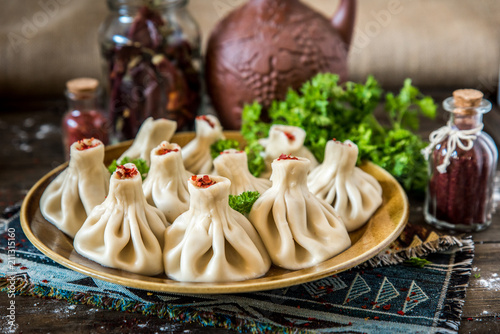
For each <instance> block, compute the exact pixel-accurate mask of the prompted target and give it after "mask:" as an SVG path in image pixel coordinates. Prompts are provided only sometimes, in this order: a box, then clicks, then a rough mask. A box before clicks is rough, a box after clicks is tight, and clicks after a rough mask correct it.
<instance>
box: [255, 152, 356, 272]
mask: <svg viewBox="0 0 500 334" xmlns="http://www.w3.org/2000/svg"><path fill="white" fill-rule="evenodd" d="M272 169H273V173H272V175H271V181H272V182H273V185H272V187H271V188H270V189H269V190H267V191H266V192H265V193H263V194H262V195H261V196H260V197H259V199H257V201H256V202H255V203H254V205H253V207H252V210H251V211H250V215H249V219H250V221H251V222H252V224H253V225H254V226H255V228H256V229H257V231H258V232H259V235H260V236H261V238H262V241H264V244H265V245H266V249H267V251H268V253H269V255H270V256H271V260H272V262H273V263H274V264H275V265H277V266H280V267H282V268H286V269H291V270H297V269H302V268H307V267H310V266H313V265H315V264H318V263H320V262H322V261H325V260H327V259H329V258H331V257H332V256H334V255H337V254H339V253H340V252H342V251H344V250H345V249H346V248H348V247H349V246H350V245H351V240H350V239H349V235H348V233H347V231H346V228H345V226H344V223H343V222H342V219H341V218H340V217H339V216H338V214H337V213H336V212H335V211H334V210H333V208H332V207H331V205H329V204H328V203H326V202H325V201H323V200H321V199H319V198H317V197H315V196H314V195H313V194H312V193H311V192H310V191H309V190H308V189H307V182H306V180H307V177H306V176H307V171H308V170H309V160H307V159H305V158H301V157H292V156H290V155H288V156H285V155H282V156H281V157H280V158H278V159H276V160H275V161H274V162H273V164H272Z"/></svg>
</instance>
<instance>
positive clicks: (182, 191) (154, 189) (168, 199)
mask: <svg viewBox="0 0 500 334" xmlns="http://www.w3.org/2000/svg"><path fill="white" fill-rule="evenodd" d="M191 175H192V174H191V173H189V172H187V171H186V169H185V168H184V165H183V163H182V155H181V148H180V146H179V145H177V144H169V143H168V142H166V141H164V142H162V143H161V144H160V145H159V146H157V147H156V148H155V149H153V150H152V151H151V167H150V169H149V173H148V177H147V178H146V180H145V181H144V183H143V184H142V189H143V191H144V195H145V196H146V200H147V201H148V203H149V204H151V205H154V206H156V207H157V208H158V209H160V211H161V212H163V214H165V217H166V218H167V220H168V221H169V222H173V221H174V220H175V218H177V217H178V216H179V215H180V214H181V213H183V212H185V211H187V210H188V209H189V191H188V186H187V180H188V179H189V178H190V177H191Z"/></svg>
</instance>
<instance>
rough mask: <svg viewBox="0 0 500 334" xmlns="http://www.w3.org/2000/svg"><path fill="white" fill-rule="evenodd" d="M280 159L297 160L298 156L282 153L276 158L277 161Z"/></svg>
mask: <svg viewBox="0 0 500 334" xmlns="http://www.w3.org/2000/svg"><path fill="white" fill-rule="evenodd" d="M280 160H299V158H297V157H293V156H292V155H291V154H288V155H287V154H282V155H280V157H279V158H278V161H280Z"/></svg>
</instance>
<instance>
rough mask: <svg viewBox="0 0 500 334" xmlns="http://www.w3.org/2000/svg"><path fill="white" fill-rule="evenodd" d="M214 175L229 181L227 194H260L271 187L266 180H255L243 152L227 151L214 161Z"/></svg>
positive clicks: (269, 182)
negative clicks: (252, 192)
mask: <svg viewBox="0 0 500 334" xmlns="http://www.w3.org/2000/svg"><path fill="white" fill-rule="evenodd" d="M214 167H215V173H216V174H217V175H220V176H224V177H227V178H228V179H229V180H230V181H231V186H230V187H229V193H230V194H231V195H239V194H241V193H243V192H245V191H258V192H259V193H260V194H262V193H263V192H264V191H266V190H267V189H269V188H270V187H271V181H270V180H268V179H263V178H257V177H255V176H253V175H252V173H250V171H249V170H248V158H247V154H246V153H245V151H238V150H235V149H228V150H225V151H223V152H221V154H220V155H219V156H218V157H217V158H215V159H214Z"/></svg>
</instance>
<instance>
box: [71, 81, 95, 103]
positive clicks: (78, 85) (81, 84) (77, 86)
mask: <svg viewBox="0 0 500 334" xmlns="http://www.w3.org/2000/svg"><path fill="white" fill-rule="evenodd" d="M98 87H99V81H98V80H97V79H94V78H75V79H71V80H69V81H67V82H66V89H67V90H68V92H69V93H71V94H74V96H75V97H76V98H77V99H85V98H88V97H90V96H92V95H93V94H94V93H95V91H96V90H97V88H98Z"/></svg>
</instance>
